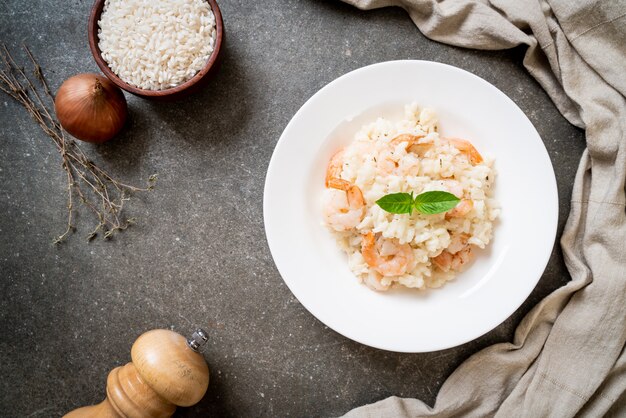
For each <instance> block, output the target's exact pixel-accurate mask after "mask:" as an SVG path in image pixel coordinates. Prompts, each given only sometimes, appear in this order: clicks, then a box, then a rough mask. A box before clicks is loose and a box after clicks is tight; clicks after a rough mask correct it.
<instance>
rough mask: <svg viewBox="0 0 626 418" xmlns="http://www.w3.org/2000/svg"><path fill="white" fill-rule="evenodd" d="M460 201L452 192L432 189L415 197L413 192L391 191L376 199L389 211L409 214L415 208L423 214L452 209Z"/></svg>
mask: <svg viewBox="0 0 626 418" xmlns="http://www.w3.org/2000/svg"><path fill="white" fill-rule="evenodd" d="M460 201H461V199H459V198H458V197H456V196H455V195H453V194H452V193H448V192H442V191H432V192H424V193H421V194H419V195H417V196H415V198H414V197H413V192H411V194H409V193H392V194H388V195H385V196H383V197H381V198H380V199H378V200H377V201H376V204H377V205H378V206H380V207H381V208H382V209H383V210H385V211H387V212H389V213H397V214H402V213H408V214H411V213H412V212H413V209H415V210H416V211H418V212H419V213H423V214H425V215H434V214H437V213H443V212H447V211H449V210H450V209H453V208H454V207H455V206H456V205H457V204H458V203H459V202H460Z"/></svg>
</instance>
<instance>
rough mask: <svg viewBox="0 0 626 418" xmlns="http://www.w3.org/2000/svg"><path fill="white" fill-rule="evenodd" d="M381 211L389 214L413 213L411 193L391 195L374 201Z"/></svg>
mask: <svg viewBox="0 0 626 418" xmlns="http://www.w3.org/2000/svg"><path fill="white" fill-rule="evenodd" d="M376 204H377V205H378V206H380V207H381V208H382V209H383V210H385V211H387V212H390V213H398V214H400V213H409V214H410V213H411V212H412V211H413V193H411V194H408V193H392V194H388V195H385V196H383V197H381V198H380V199H378V200H377V201H376Z"/></svg>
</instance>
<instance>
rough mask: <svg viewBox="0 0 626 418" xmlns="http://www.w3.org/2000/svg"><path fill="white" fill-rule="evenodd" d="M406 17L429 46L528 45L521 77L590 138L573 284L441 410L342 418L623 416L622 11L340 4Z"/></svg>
mask: <svg viewBox="0 0 626 418" xmlns="http://www.w3.org/2000/svg"><path fill="white" fill-rule="evenodd" d="M344 1H346V2H348V3H351V4H353V5H355V6H357V7H359V8H362V9H371V8H377V7H384V6H390V5H394V6H400V7H403V8H404V9H406V10H407V12H408V13H409V15H410V16H411V19H412V20H413V21H414V22H415V24H416V25H417V26H418V27H419V29H420V30H421V31H422V33H424V34H425V35H426V36H428V37H429V38H431V39H434V40H437V41H441V42H445V43H448V44H452V45H457V46H463V47H468V48H479V49H506V48H512V47H515V46H518V45H527V47H528V48H527V51H526V54H525V57H524V66H525V67H526V68H527V69H528V71H529V72H530V73H531V74H532V75H533V77H535V78H536V79H537V81H538V82H539V83H540V84H541V85H542V86H543V88H544V89H545V90H546V91H547V93H548V94H549V95H550V97H551V98H552V100H553V101H554V103H555V105H556V106H557V108H558V109H559V111H560V112H561V113H562V114H563V115H564V116H565V117H566V118H567V119H568V120H569V121H570V122H571V123H572V124H574V125H576V126H578V127H580V128H584V129H585V134H586V138H587V149H586V150H585V152H584V154H583V157H582V160H581V162H580V166H579V168H578V172H577V175H576V180H575V183H574V189H573V191H572V201H571V212H570V215H569V218H568V220H567V224H566V226H565V230H564V233H563V236H562V238H561V246H562V248H563V253H564V257H565V263H566V265H567V268H568V270H569V272H570V274H571V276H572V280H571V281H570V282H568V283H567V284H566V285H565V286H564V287H561V288H559V289H557V290H556V291H554V292H553V293H552V294H550V295H549V296H548V297H546V298H545V299H544V300H543V301H541V302H540V303H539V304H538V305H537V306H536V307H534V308H533V309H532V310H531V312H530V313H529V314H528V315H527V316H526V317H525V318H524V319H523V320H522V322H521V323H520V325H519V326H518V328H517V330H516V332H515V337H514V340H513V342H512V343H503V344H496V345H494V346H491V347H488V348H486V349H484V350H482V351H480V352H479V353H477V354H475V355H473V356H472V357H470V358H469V359H468V360H467V361H465V362H464V363H463V364H462V365H461V366H460V367H459V368H458V369H457V370H456V371H455V372H454V373H453V374H452V375H451V376H450V377H449V378H448V379H447V381H446V382H445V383H444V385H443V386H442V388H441V390H440V392H439V394H438V396H437V400H436V402H435V405H434V407H432V408H430V407H429V406H427V405H426V404H424V403H423V402H421V401H419V400H417V399H401V398H397V397H392V398H388V399H385V400H383V401H380V402H378V403H375V404H372V405H367V406H364V407H360V408H357V409H355V410H353V411H351V412H349V413H348V414H347V415H346V417H351V418H356V417H418V416H441V417H452V416H464V417H465V416H469V417H474V416H476V417H483V416H500V417H570V416H584V417H599V416H605V415H608V416H622V417H625V416H626V352H625V350H624V344H625V341H626V248H625V243H626V210H625V202H626V198H625V190H624V182H625V177H626V99H625V97H624V96H625V95H626V0H606V1H594V0H528V1H520V0H395V1H394V0H344Z"/></svg>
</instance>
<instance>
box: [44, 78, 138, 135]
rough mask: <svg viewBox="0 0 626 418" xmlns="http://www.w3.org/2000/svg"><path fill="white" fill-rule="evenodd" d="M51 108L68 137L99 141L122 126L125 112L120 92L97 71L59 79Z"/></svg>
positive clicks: (125, 106) (114, 133)
mask: <svg viewBox="0 0 626 418" xmlns="http://www.w3.org/2000/svg"><path fill="white" fill-rule="evenodd" d="M54 110H55V112H56V115H57V118H58V119H59V122H61V126H63V129H65V130H66V131H67V132H69V133H70V134H71V135H72V136H74V137H76V138H78V139H80V140H83V141H87V142H94V143H102V142H105V141H108V140H109V139H111V138H113V137H114V136H115V135H116V134H117V133H118V132H119V131H120V130H121V129H122V128H123V127H124V123H125V122H126V116H127V114H128V106H127V105H126V98H125V97H124V93H122V90H120V88H119V87H117V86H116V85H115V84H113V82H112V81H111V80H109V79H108V78H106V77H104V76H101V75H98V74H90V73H85V74H78V75H75V76H73V77H70V78H68V79H67V80H65V81H64V82H63V84H62V85H61V87H60V88H59V91H58V92H57V95H56V98H55V99H54Z"/></svg>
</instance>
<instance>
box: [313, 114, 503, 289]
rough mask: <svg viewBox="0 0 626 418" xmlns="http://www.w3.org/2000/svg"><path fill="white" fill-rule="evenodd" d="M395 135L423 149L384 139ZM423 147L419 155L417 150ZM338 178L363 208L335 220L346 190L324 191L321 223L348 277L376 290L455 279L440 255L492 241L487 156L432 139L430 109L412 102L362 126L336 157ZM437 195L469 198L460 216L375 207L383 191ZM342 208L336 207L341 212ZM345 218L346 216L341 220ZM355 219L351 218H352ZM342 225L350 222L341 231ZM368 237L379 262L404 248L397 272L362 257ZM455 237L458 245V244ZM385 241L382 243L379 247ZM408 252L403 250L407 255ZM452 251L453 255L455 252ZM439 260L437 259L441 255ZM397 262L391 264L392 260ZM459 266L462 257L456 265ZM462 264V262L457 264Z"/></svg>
mask: <svg viewBox="0 0 626 418" xmlns="http://www.w3.org/2000/svg"><path fill="white" fill-rule="evenodd" d="M400 134H410V135H415V136H418V137H420V139H419V143H420V144H430V145H425V146H424V147H425V148H422V150H421V152H419V153H417V152H415V151H414V149H412V148H411V147H408V146H407V144H406V143H403V142H400V143H398V142H397V140H396V141H394V143H392V140H393V139H394V138H396V137H398V136H399V135H400ZM424 150H426V151H425V152H424ZM339 171H340V175H339V176H338V177H339V178H340V179H341V180H340V181H346V182H348V183H349V184H351V185H356V186H358V188H359V189H360V191H361V193H362V196H363V200H364V208H363V210H362V211H358V210H357V211H351V212H349V213H347V214H342V215H339V217H338V216H337V213H338V212H337V208H338V207H341V206H346V205H347V203H346V196H345V195H346V194H347V192H346V191H343V190H337V189H334V188H327V189H326V196H325V221H326V225H327V226H328V228H329V229H330V230H331V231H332V233H333V234H334V235H335V237H336V239H337V242H338V244H339V246H340V247H341V248H342V249H343V250H344V251H345V252H346V253H347V255H348V263H349V266H350V268H351V269H352V271H353V272H354V274H355V275H356V276H357V277H358V278H359V279H360V280H362V281H363V282H365V283H366V284H368V285H369V286H370V287H372V288H375V289H376V290H386V289H387V288H389V287H390V286H392V285H402V286H406V287H411V288H426V287H429V288H436V287H440V286H442V285H443V284H444V283H445V282H446V281H448V280H451V279H453V278H454V277H455V275H456V274H457V273H458V271H460V270H462V268H461V267H459V266H456V265H455V266H454V267H453V268H450V270H449V271H445V270H447V268H442V267H440V263H438V262H437V261H439V260H440V259H441V258H442V257H443V256H442V257H439V258H437V257H438V256H440V255H442V253H443V252H446V253H448V254H450V257H449V258H451V259H454V258H455V257H457V258H458V256H457V255H460V254H462V253H461V252H457V251H458V250H459V248H465V249H467V253H470V252H471V249H475V248H485V246H487V244H488V243H489V241H490V240H491V238H492V228H493V221H494V220H495V219H496V218H497V217H498V214H499V208H498V205H497V203H496V202H495V201H494V200H493V198H492V191H493V186H494V180H495V171H494V169H493V159H492V158H489V157H484V156H483V157H482V161H480V162H479V163H476V162H475V161H474V162H473V161H471V159H470V158H469V157H468V155H467V154H466V153H464V152H462V151H460V150H459V149H458V146H455V145H454V143H452V142H451V141H449V140H448V139H446V138H441V137H440V136H439V134H438V120H437V116H436V114H435V113H434V112H433V111H432V110H430V109H427V108H425V109H419V108H418V106H417V105H416V104H410V105H407V106H406V107H405V113H404V117H403V118H402V120H400V121H397V122H393V121H390V120H387V119H383V118H379V119H377V120H376V121H374V122H372V123H370V124H367V125H365V126H363V127H362V128H361V129H360V130H359V131H358V132H357V133H356V135H355V137H354V141H353V142H352V143H351V144H350V145H348V146H347V147H346V148H345V149H344V150H343V152H342V157H341V165H340V167H339ZM433 190H442V191H447V192H450V193H452V194H455V195H456V196H457V197H459V198H461V199H463V200H464V201H471V202H470V203H471V210H470V211H469V212H468V213H467V214H465V215H464V216H456V217H452V216H451V214H450V213H449V214H446V213H441V214H435V215H424V214H421V213H418V212H415V211H414V212H413V213H412V214H410V215H409V214H392V213H388V212H386V211H385V210H383V209H382V208H380V207H379V206H378V205H377V204H376V203H375V202H376V201H377V200H378V199H380V198H381V197H383V196H384V195H387V194H390V193H400V192H403V193H411V192H413V193H414V194H415V195H418V194H420V193H422V192H426V191H433ZM341 210H342V211H345V210H344V209H341ZM350 215H353V216H352V219H348V217H349V216H350ZM355 216H356V219H355ZM345 225H354V226H353V227H352V226H350V227H346V226H345ZM369 232H372V233H374V234H375V236H376V237H377V243H378V244H377V245H379V244H380V248H379V250H380V254H381V256H383V257H382V258H383V259H385V258H386V259H389V258H393V256H394V254H395V253H396V252H397V250H398V248H405V249H408V248H409V246H410V252H411V253H412V259H411V260H410V262H407V265H406V271H405V272H404V273H403V274H400V275H389V274H387V275H382V274H381V273H380V272H379V271H377V269H376V268H373V266H371V265H369V264H368V262H366V259H365V258H364V256H363V252H362V245H363V242H364V238H363V237H364V236H365V235H366V234H368V233H369ZM460 237H462V238H461V239H462V244H463V245H462V246H460V245H459V242H460ZM387 244H389V245H387ZM407 251H408V250H407ZM455 254H456V255H455ZM444 255H445V254H444ZM396 261H398V260H396ZM464 261H466V260H464ZM460 264H463V263H460Z"/></svg>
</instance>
